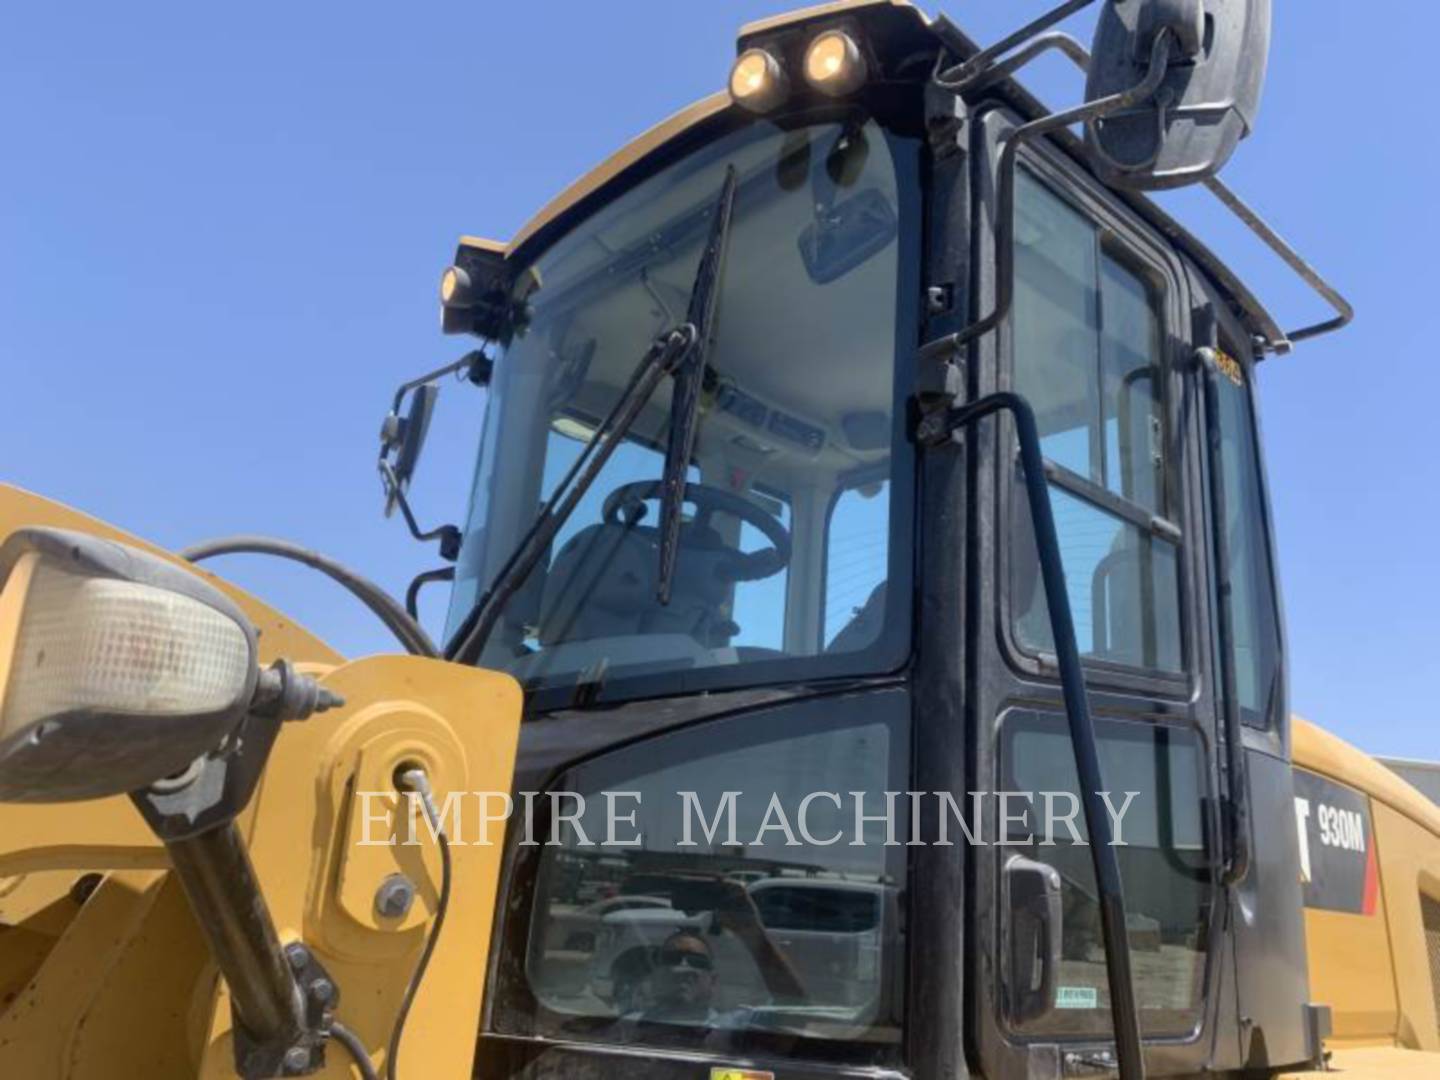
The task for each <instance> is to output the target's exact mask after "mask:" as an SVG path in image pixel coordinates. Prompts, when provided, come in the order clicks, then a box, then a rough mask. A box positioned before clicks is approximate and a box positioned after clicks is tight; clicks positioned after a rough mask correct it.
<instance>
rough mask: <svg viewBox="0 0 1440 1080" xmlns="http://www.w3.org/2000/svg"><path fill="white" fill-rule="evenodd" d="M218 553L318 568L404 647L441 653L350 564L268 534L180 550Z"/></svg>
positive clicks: (198, 556)
mask: <svg viewBox="0 0 1440 1080" xmlns="http://www.w3.org/2000/svg"><path fill="white" fill-rule="evenodd" d="M217 555H273V556H275V557H276V558H278V559H289V560H291V561H292V562H298V563H302V564H304V565H305V566H308V567H310V569H312V570H318V571H320V573H322V574H324V575H325V576H326V577H329V578H331V579H332V580H334V581H336V582H339V583H340V584H341V585H343V586H344V587H345V588H346V589H348V590H349V591H350V592H351V593H353V594H354V595H355V596H356V597H358V598H359V600H360V602H361V603H362V604H364V605H365V606H366V607H368V608H369V609H370V610H371V611H372V612H374V613H375V616H376V617H377V618H378V619H379V620H380V621H381V622H382V623H384V624H385V626H386V628H387V629H389V631H390V632H391V633H392V634H394V635H395V636H396V637H397V638H398V639H399V640H400V644H402V645H404V646H405V651H406V652H408V653H411V654H413V655H415V656H428V657H430V658H432V659H434V658H436V657H438V656H439V655H440V651H439V650H438V649H436V648H435V643H434V642H433V641H431V640H430V635H429V634H427V633H425V630H424V629H423V628H422V627H421V626H420V624H419V623H418V622H416V621H415V620H414V619H412V618H411V617H410V616H409V615H408V614H407V613H406V611H405V609H404V608H403V607H401V606H400V604H399V602H398V601H397V600H396V599H395V598H394V597H392V596H391V595H390V594H389V593H387V592H386V591H385V590H384V589H382V588H380V586H379V585H376V584H375V583H374V582H373V581H370V580H369V579H368V578H363V577H361V576H360V575H359V574H357V573H355V572H354V571H353V570H351V569H350V568H349V567H346V566H343V565H341V564H340V563H338V562H336V561H335V560H334V559H331V558H330V557H328V556H326V555H322V554H320V553H319V552H318V551H311V550H310V549H309V548H304V547H301V546H300V545H299V544H292V543H290V541H288V540H274V539H272V538H270V537H268V536H227V537H225V538H224V539H223V540H209V541H206V542H205V543H203V544H195V545H193V546H191V547H188V548H185V549H184V550H183V551H181V552H180V557H181V558H182V559H188V560H189V561H190V562H201V561H203V560H205V559H213V558H215V556H217Z"/></svg>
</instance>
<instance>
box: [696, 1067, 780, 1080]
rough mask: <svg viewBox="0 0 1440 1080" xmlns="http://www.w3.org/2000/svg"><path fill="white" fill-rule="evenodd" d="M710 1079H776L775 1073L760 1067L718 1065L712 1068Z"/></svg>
mask: <svg viewBox="0 0 1440 1080" xmlns="http://www.w3.org/2000/svg"><path fill="white" fill-rule="evenodd" d="M710 1080H775V1074H774V1073H773V1072H762V1071H761V1070H759V1069H727V1068H725V1067H723V1066H720V1065H716V1066H714V1067H712V1068H711V1069H710Z"/></svg>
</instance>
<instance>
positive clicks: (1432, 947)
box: [1420, 893, 1440, 1024]
mask: <svg viewBox="0 0 1440 1080" xmlns="http://www.w3.org/2000/svg"><path fill="white" fill-rule="evenodd" d="M1420 918H1421V919H1422V920H1423V921H1424V923H1425V952H1426V954H1427V955H1428V956H1429V958H1430V992H1431V993H1432V994H1433V995H1434V996H1435V1017H1436V1023H1437V1024H1440V900H1433V899H1431V898H1430V897H1428V896H1426V895H1425V894H1424V893H1421V894H1420Z"/></svg>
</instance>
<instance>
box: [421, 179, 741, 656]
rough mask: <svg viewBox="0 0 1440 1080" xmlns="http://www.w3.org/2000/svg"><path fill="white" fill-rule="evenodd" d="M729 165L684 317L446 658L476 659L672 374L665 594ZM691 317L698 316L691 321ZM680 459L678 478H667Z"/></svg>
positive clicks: (711, 307)
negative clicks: (570, 518)
mask: <svg viewBox="0 0 1440 1080" xmlns="http://www.w3.org/2000/svg"><path fill="white" fill-rule="evenodd" d="M735 189H736V173H735V166H733V165H731V166H728V167H727V168H726V170H725V182H724V184H722V185H721V188H720V197H719V198H718V199H717V200H716V202H715V212H714V215H713V217H712V219H711V222H710V234H709V236H708V238H707V240H706V243H705V250H704V251H703V252H701V255H700V266H699V269H698V270H697V271H696V274H695V284H694V285H693V286H692V287H691V289H690V303H689V310H688V312H687V319H686V321H685V322H683V323H681V324H680V325H679V326H677V327H675V328H674V329H673V330H669V331H667V332H665V333H663V334H661V335H660V336H659V337H658V338H656V339H655V341H654V342H653V343H652V344H651V346H650V348H649V349H648V350H646V352H645V355H644V356H642V357H641V358H640V363H639V364H637V365H636V367H635V371H634V372H633V373H632V374H631V376H630V381H629V383H628V384H627V385H626V387H625V389H624V391H623V392H622V393H621V395H620V399H619V400H618V401H617V402H616V403H615V407H614V408H613V409H611V410H610V413H609V415H608V416H606V417H605V420H604V421H603V422H602V423H601V425H600V427H599V429H598V430H597V431H596V432H595V435H594V437H593V438H591V440H590V441H589V442H588V443H586V444H585V449H584V450H582V451H581V452H580V455H579V456H578V457H577V458H576V459H575V463H574V464H573V465H571V466H570V469H569V471H567V472H566V473H565V475H564V476H563V477H562V478H561V480H560V483H559V484H557V485H556V486H555V491H554V493H553V494H552V495H551V496H550V498H549V499H548V500H547V501H546V503H545V505H544V506H543V507H541V509H540V513H539V514H538V515H537V516H536V518H535V521H534V522H533V523H532V524H531V526H530V528H529V529H527V530H526V532H525V536H524V537H523V538H522V539H521V541H520V543H519V544H517V545H516V547H515V550H514V551H513V552H511V554H510V557H509V558H508V559H506V560H505V563H504V565H503V566H501V568H500V571H499V572H498V573H497V574H496V575H495V579H494V581H493V582H492V584H491V585H490V588H489V589H487V590H486V591H485V595H484V596H482V597H481V598H480V600H479V601H478V602H477V603H476V605H475V606H474V607H473V608H472V609H471V610H470V614H469V615H468V616H467V617H466V619H465V621H464V622H463V623H462V624H461V625H460V628H459V629H458V630H457V631H456V632H455V636H454V638H452V639H451V645H450V647H449V648H447V649H446V655H447V658H448V659H450V660H454V661H457V662H458V663H462V664H473V663H476V662H477V661H478V660H479V659H480V654H481V653H482V652H484V650H485V644H486V642H488V641H489V640H490V635H491V634H492V633H493V632H494V630H495V624H496V623H497V622H498V621H499V619H500V613H501V612H502V611H503V610H504V609H505V605H506V604H507V603H509V601H510V598H511V597H512V596H514V595H515V593H516V592H517V591H519V589H520V586H521V585H523V584H524V582H525V579H526V578H527V577H529V576H530V572H531V571H532V570H533V569H534V568H535V564H536V563H537V562H539V561H540V559H541V558H542V557H543V556H544V554H545V552H546V551H547V550H548V549H549V547H550V543H551V541H553V540H554V539H555V534H556V533H558V532H559V531H560V529H561V527H562V526H563V525H564V524H565V522H566V521H567V520H569V517H570V515H571V514H572V513H573V512H574V510H575V507H576V506H577V505H578V504H579V502H580V500H581V499H582V498H584V497H585V493H586V492H587V491H589V490H590V485H591V484H593V483H594V482H595V478H596V477H597V476H599V475H600V472H601V470H602V469H604V468H605V464H606V463H607V462H608V461H609V460H610V457H611V455H613V454H614V453H615V450H616V449H617V448H618V447H619V445H620V444H621V443H622V442H624V441H625V436H626V434H627V433H628V432H629V430H630V428H631V427H632V426H633V425H634V423H635V420H636V419H637V418H638V417H639V415H640V413H641V410H643V409H644V407H645V404H646V403H647V402H648V401H649V400H650V398H651V396H652V395H653V394H654V393H655V388H656V387H657V386H659V384H660V381H661V380H662V379H663V378H664V377H665V376H666V375H667V374H670V373H672V372H673V373H674V375H675V379H676V384H675V390H674V394H673V398H672V407H671V422H670V444H669V446H668V447H667V448H666V453H665V472H664V474H663V477H662V480H661V489H660V499H661V529H660V532H661V540H660V575H659V578H660V584H659V586H658V588H657V594H658V595H659V597H660V602H661V603H668V602H669V600H670V579H671V578H672V577H673V575H674V567H675V553H676V546H677V544H678V542H679V533H680V509H681V507H682V506H683V505H684V503H685V473H686V470H687V468H688V466H689V460H690V454H691V453H692V452H693V449H694V443H695V422H696V419H697V414H698V411H699V403H700V389H701V385H702V383H703V380H704V374H705V353H706V351H707V346H708V344H709V339H710V337H711V336H712V334H713V328H714V321H715V307H716V297H717V295H718V291H719V290H718V288H717V286H718V283H719V279H720V271H721V266H722V263H723V258H724V252H725V241H726V239H727V238H728V236H729V233H730V217H731V212H732V210H733V209H734V206H735ZM697 320H698V321H697ZM673 462H678V463H679V466H678V467H679V479H678V482H677V481H676V480H675V478H674V470H675V466H674V465H673V464H672V463H673Z"/></svg>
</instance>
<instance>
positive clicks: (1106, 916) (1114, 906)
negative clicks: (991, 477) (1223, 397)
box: [915, 35, 1167, 1080]
mask: <svg viewBox="0 0 1440 1080" xmlns="http://www.w3.org/2000/svg"><path fill="white" fill-rule="evenodd" d="M1165 36H1167V35H1161V37H1162V38H1163V37H1165ZM1002 411H1005V412H1009V413H1010V414H1011V416H1012V417H1014V420H1015V436H1016V440H1017V441H1018V442H1019V444H1020V465H1021V468H1022V470H1023V472H1024V478H1025V495H1026V498H1027V500H1028V501H1029V504H1030V517H1031V520H1032V522H1033V523H1034V526H1035V546H1036V548H1037V552H1036V553H1037V556H1038V558H1039V561H1040V575H1041V578H1042V579H1043V581H1044V583H1045V603H1046V606H1047V608H1048V610H1049V614H1050V633H1051V636H1052V637H1053V638H1054V641H1055V656H1056V661H1057V665H1058V667H1059V668H1060V692H1061V695H1062V696H1063V697H1064V699H1065V715H1066V718H1067V719H1068V720H1069V723H1070V743H1071V746H1072V748H1073V749H1074V752H1075V773H1076V777H1077V778H1078V780H1079V782H1080V802H1081V806H1082V807H1083V808H1084V811H1085V828H1086V830H1087V831H1088V833H1089V836H1090V845H1089V846H1090V859H1091V864H1092V866H1093V867H1094V871H1095V886H1096V888H1095V891H1096V898H1097V901H1098V905H1099V908H1100V928H1101V933H1102V936H1103V938H1104V945H1105V970H1106V975H1107V977H1108V979H1109V985H1110V1012H1111V1023H1112V1024H1113V1025H1114V1030H1115V1051H1116V1059H1117V1061H1118V1063H1119V1071H1120V1078H1121V1080H1143V1078H1144V1076H1145V1061H1144V1057H1143V1054H1142V1050H1141V1044H1140V1020H1139V1013H1138V1012H1137V1011H1136V1004H1135V983H1134V978H1133V975H1132V973H1131V968H1130V939H1129V936H1128V930H1127V926H1126V919H1125V889H1124V883H1123V881H1122V879H1121V877H1120V861H1119V858H1118V857H1117V856H1116V854H1115V848H1114V846H1113V833H1112V831H1111V827H1110V818H1109V817H1108V816H1107V815H1108V807H1107V806H1106V804H1105V801H1104V799H1103V798H1102V797H1101V794H1100V793H1101V791H1102V790H1104V777H1103V774H1102V772H1101V769H1100V751H1099V748H1098V746H1097V742H1096V737H1095V724H1094V721H1093V720H1092V719H1091V717H1090V705H1089V702H1088V700H1087V698H1086V694H1085V669H1084V668H1083V667H1082V666H1081V663H1080V647H1079V646H1078V645H1077V644H1076V641H1075V619H1074V615H1073V613H1072V612H1071V610H1070V594H1069V593H1068V592H1067V590H1066V588H1065V567H1064V564H1063V563H1062V561H1061V557H1060V536H1059V533H1058V531H1057V530H1056V528H1055V514H1054V511H1053V510H1052V509H1051V506H1050V488H1049V484H1048V483H1047V481H1046V479H1045V459H1044V456H1043V454H1042V453H1041V450H1040V431H1039V426H1038V425H1037V423H1036V421H1035V411H1034V409H1032V408H1031V406H1030V402H1029V401H1027V400H1026V399H1025V397H1024V396H1022V395H1020V394H1016V393H1010V392H1001V393H996V394H990V395H988V396H986V397H983V398H980V399H979V400H977V401H972V402H970V403H969V404H968V405H962V406H959V407H957V408H951V409H939V410H936V411H934V412H931V413H927V414H926V415H924V416H923V417H922V418H921V419H920V422H919V424H918V425H917V426H916V428H915V441H916V442H918V443H919V444H921V445H922V446H925V447H927V448H930V449H935V448H937V447H941V446H944V445H946V444H947V443H949V442H951V441H952V440H953V437H954V436H955V434H956V433H958V432H959V431H961V430H962V429H964V428H967V427H969V426H970V425H972V424H974V423H976V422H977V421H979V420H981V419H983V418H985V417H987V416H989V415H991V414H992V413H997V412H1002Z"/></svg>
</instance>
